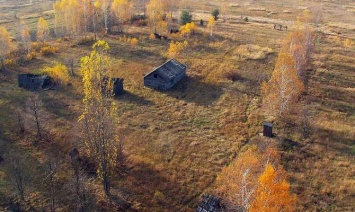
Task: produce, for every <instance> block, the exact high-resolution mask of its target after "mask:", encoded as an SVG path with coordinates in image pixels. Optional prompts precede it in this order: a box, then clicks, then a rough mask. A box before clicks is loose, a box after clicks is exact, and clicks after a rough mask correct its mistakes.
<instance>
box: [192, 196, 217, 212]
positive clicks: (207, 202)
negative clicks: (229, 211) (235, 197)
mask: <svg viewBox="0 0 355 212" xmlns="http://www.w3.org/2000/svg"><path fill="white" fill-rule="evenodd" d="M220 211H222V206H221V200H220V199H219V198H217V197H214V196H212V195H209V194H206V195H203V196H202V201H201V203H200V204H199V205H198V206H197V209H196V212H220Z"/></svg>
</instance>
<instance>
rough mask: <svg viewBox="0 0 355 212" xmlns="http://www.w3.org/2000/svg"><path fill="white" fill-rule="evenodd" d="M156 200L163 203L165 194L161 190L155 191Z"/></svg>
mask: <svg viewBox="0 0 355 212" xmlns="http://www.w3.org/2000/svg"><path fill="white" fill-rule="evenodd" d="M154 200H155V201H156V202H158V203H163V202H164V200H165V195H164V194H163V193H161V192H160V191H155V192H154Z"/></svg>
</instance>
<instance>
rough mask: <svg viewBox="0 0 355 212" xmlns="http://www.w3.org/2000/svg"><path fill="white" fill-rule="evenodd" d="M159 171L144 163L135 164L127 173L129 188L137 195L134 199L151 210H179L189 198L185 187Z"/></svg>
mask: <svg viewBox="0 0 355 212" xmlns="http://www.w3.org/2000/svg"><path fill="white" fill-rule="evenodd" d="M161 172H162V171H159V170H156V169H155V168H154V167H152V166H151V165H149V164H146V163H138V164H136V165H135V166H134V167H133V168H132V169H131V171H130V173H129V178H131V179H129V181H130V182H132V184H131V186H130V187H131V188H129V190H130V191H131V192H132V193H134V194H135V195H137V197H134V199H137V200H139V202H142V203H143V204H144V207H145V208H149V209H150V210H151V211H180V210H179V209H181V208H182V207H184V206H186V203H187V202H188V200H190V198H191V196H190V195H187V194H188V193H189V192H188V191H187V187H186V186H183V185H181V184H180V183H178V182H176V181H174V180H172V179H168V178H166V177H164V176H163V175H162V173H161ZM189 196H190V197H189Z"/></svg>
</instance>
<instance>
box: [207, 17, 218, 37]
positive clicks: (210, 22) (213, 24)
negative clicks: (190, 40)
mask: <svg viewBox="0 0 355 212" xmlns="http://www.w3.org/2000/svg"><path fill="white" fill-rule="evenodd" d="M215 26H216V20H215V19H214V17H213V16H211V17H210V19H209V21H208V24H207V28H208V29H209V30H210V36H211V38H212V37H213V28H214V27H215Z"/></svg>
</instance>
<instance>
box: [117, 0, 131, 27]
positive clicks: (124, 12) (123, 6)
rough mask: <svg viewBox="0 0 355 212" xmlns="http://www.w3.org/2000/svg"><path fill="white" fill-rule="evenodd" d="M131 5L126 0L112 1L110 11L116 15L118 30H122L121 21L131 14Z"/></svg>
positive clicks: (127, 18) (128, 17)
mask: <svg viewBox="0 0 355 212" xmlns="http://www.w3.org/2000/svg"><path fill="white" fill-rule="evenodd" d="M132 8H133V5H132V3H131V2H130V1H128V0H114V1H113V3H112V11H113V13H114V14H115V15H116V17H117V19H118V22H119V29H120V32H122V31H123V23H124V22H125V21H128V20H129V19H130V17H131V14H132Z"/></svg>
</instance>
